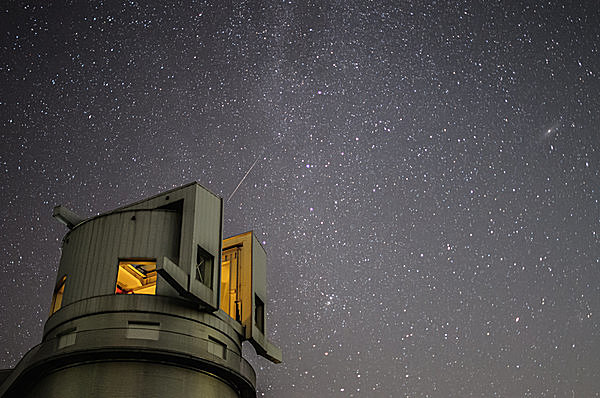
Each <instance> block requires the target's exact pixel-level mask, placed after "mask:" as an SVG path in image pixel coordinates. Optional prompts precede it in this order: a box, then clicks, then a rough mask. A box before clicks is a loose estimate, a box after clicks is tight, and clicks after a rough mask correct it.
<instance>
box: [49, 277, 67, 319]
mask: <svg viewBox="0 0 600 398" xmlns="http://www.w3.org/2000/svg"><path fill="white" fill-rule="evenodd" d="M66 282H67V277H66V276H63V277H62V279H61V280H60V283H59V284H58V286H57V287H56V290H55V291H54V294H53V295H52V304H51V305H50V315H52V314H54V313H55V312H56V311H58V310H60V307H61V306H62V299H63V294H64V293H65V284H66Z"/></svg>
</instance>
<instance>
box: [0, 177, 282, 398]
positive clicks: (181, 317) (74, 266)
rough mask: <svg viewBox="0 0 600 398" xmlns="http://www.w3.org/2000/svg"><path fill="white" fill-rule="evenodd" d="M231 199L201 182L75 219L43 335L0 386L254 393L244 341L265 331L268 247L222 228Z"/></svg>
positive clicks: (101, 393) (10, 392)
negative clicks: (225, 236)
mask: <svg viewBox="0 0 600 398" xmlns="http://www.w3.org/2000/svg"><path fill="white" fill-rule="evenodd" d="M222 211H223V200H222V199H221V198H219V197H217V196H216V195H214V194H212V193H211V192H209V191H208V190H207V189H205V188H203V187H202V186H200V185H199V184H197V183H192V184H189V185H185V186H183V187H181V188H177V189H174V190H171V191H169V192H165V193H162V194H160V195H157V196H154V197H152V198H149V199H146V200H143V201H140V202H137V203H133V204H131V205H128V206H125V207H122V208H119V209H116V210H113V211H110V212H108V213H105V214H101V215H99V216H96V217H92V218H90V219H87V220H85V219H82V218H80V217H78V216H77V215H76V214H74V213H72V212H71V211H69V210H67V209H65V208H63V207H61V206H58V207H57V208H55V210H54V216H55V217H56V218H57V219H59V220H60V221H62V222H64V223H65V224H66V225H67V226H68V227H69V229H70V231H69V232H68V233H67V235H66V236H65V237H64V239H63V244H62V257H61V260H60V265H59V268H58V275H57V279H56V285H55V289H54V294H53V297H52V305H51V310H50V311H51V313H50V317H49V318H48V320H47V322H46V324H45V326H44V335H43V339H42V343H41V344H39V345H37V346H36V347H34V348H33V349H31V350H30V351H29V352H28V353H27V354H26V355H25V356H24V357H23V359H22V360H21V361H20V362H19V363H18V365H17V366H16V367H15V368H14V369H9V370H4V371H0V397H3V398H4V397H47V398H53V397H57V398H58V397H61V398H70V397H77V398H80V397H103V398H104V397H108V396H118V397H161V398H164V397H177V398H185V397H222V398H227V397H255V396H256V388H255V385H256V376H255V373H254V370H253V369H252V367H251V366H250V364H249V363H248V362H247V361H246V360H245V359H244V358H242V356H241V353H242V351H241V346H242V342H243V341H244V340H248V341H250V343H252V345H253V346H254V348H255V349H256V351H257V353H258V354H260V355H262V356H264V357H266V358H268V359H269V360H271V361H273V362H276V363H278V362H280V361H281V350H280V349H279V348H277V347H275V346H274V345H273V344H271V343H270V342H269V341H268V340H267V320H266V305H267V291H266V254H265V251H264V249H263V248H262V246H261V245H260V243H259V242H258V240H257V239H256V238H255V237H254V235H253V234H252V232H248V233H245V234H242V235H238V236H235V237H232V238H229V239H225V240H223V239H222V230H223V216H222Z"/></svg>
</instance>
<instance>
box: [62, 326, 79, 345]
mask: <svg viewBox="0 0 600 398" xmlns="http://www.w3.org/2000/svg"><path fill="white" fill-rule="evenodd" d="M76 339H77V329H76V328H72V329H71V330H68V331H66V332H64V333H63V334H61V335H60V336H58V349H59V350H60V349H61V348H65V347H68V346H70V345H73V344H75V340H76Z"/></svg>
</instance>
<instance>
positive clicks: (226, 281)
mask: <svg viewBox="0 0 600 398" xmlns="http://www.w3.org/2000/svg"><path fill="white" fill-rule="evenodd" d="M239 252H240V248H239V247H233V248H231V249H227V250H225V251H223V259H222V262H221V309H222V310H223V311H225V312H226V313H227V314H229V316H230V317H232V318H233V319H235V320H236V321H241V318H242V316H241V312H242V310H241V308H240V306H241V301H240V298H239V297H238V294H239V291H240V289H239V278H238V275H239V271H240V268H239Z"/></svg>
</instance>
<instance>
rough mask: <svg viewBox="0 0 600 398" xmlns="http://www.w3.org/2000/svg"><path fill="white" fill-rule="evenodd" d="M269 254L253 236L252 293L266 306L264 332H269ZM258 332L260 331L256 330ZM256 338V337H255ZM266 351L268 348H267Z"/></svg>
mask: <svg viewBox="0 0 600 398" xmlns="http://www.w3.org/2000/svg"><path fill="white" fill-rule="evenodd" d="M266 282H267V253H265V250H264V249H263V247H262V246H261V244H260V242H259V241H258V239H256V236H254V234H252V291H253V292H254V293H256V294H257V295H258V297H260V298H261V300H262V301H263V304H264V313H265V319H264V330H265V335H266V332H267V320H266V318H267V317H266V313H267V283H266ZM255 307H256V305H255V302H254V295H253V296H252V314H254V311H255ZM255 326H256V320H255V319H254V316H252V328H253V329H254V328H255ZM256 330H258V329H256ZM254 337H256V336H254ZM265 349H266V347H265Z"/></svg>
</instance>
